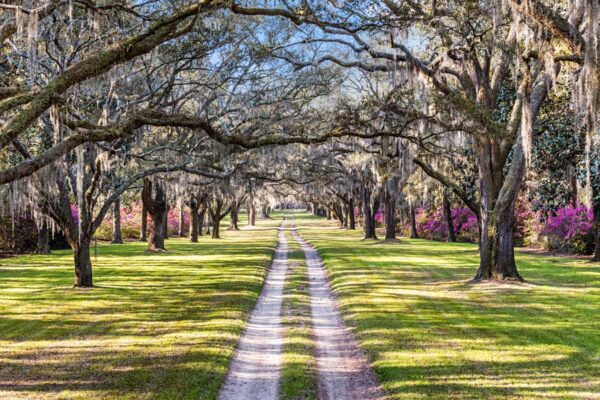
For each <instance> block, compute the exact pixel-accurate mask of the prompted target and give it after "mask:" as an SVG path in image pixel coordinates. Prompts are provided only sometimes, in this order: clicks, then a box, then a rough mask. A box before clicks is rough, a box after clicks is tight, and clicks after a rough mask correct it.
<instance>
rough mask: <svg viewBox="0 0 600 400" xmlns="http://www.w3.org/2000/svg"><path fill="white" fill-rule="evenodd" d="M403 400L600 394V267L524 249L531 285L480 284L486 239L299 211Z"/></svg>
mask: <svg viewBox="0 0 600 400" xmlns="http://www.w3.org/2000/svg"><path fill="white" fill-rule="evenodd" d="M297 218H298V225H299V226H302V225H304V226H305V228H301V229H300V232H301V233H302V235H303V236H304V237H305V238H306V239H307V240H309V241H311V242H312V243H313V245H315V246H316V247H317V248H318V250H319V251H320V253H321V255H322V256H323V258H324V260H325V263H326V266H327V269H328V271H329V274H330V276H331V278H332V283H333V287H334V290H335V292H336V293H337V294H338V296H339V298H340V305H341V307H342V312H343V314H344V318H345V319H346V321H347V322H348V323H349V324H350V325H351V326H353V327H354V329H355V331H356V332H357V334H358V335H359V337H360V339H361V342H362V343H363V345H364V347H365V349H366V351H367V353H368V354H369V357H370V359H371V360H372V362H373V365H374V368H375V370H376V373H377V374H378V376H379V378H380V379H381V381H382V383H383V385H384V387H385V389H386V390H387V391H388V393H389V394H390V397H391V398H392V399H422V398H428V399H546V398H548V399H600V265H598V264H592V263H589V262H587V261H586V260H577V259H570V258H557V257H544V256H539V255H526V254H522V253H519V254H518V256H517V258H518V260H517V261H518V265H519V268H520V272H521V273H522V275H523V276H524V277H525V279H527V280H528V283H525V284H478V285H474V284H469V283H468V282H467V281H468V280H469V279H470V278H472V277H473V276H474V274H475V271H476V268H477V262H478V257H477V246H476V245H472V244H464V243H459V244H448V243H438V242H429V241H425V240H409V239H403V240H402V242H401V243H395V244H386V243H382V242H374V241H364V240H361V239H362V234H361V232H359V231H357V232H352V231H342V230H339V229H337V228H336V227H335V224H333V223H331V222H330V221H324V220H323V219H316V218H314V217H310V216H308V215H307V214H303V215H298V217H297Z"/></svg>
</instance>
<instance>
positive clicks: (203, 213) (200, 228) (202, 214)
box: [198, 206, 206, 236]
mask: <svg viewBox="0 0 600 400" xmlns="http://www.w3.org/2000/svg"><path fill="white" fill-rule="evenodd" d="M205 218H206V206H202V209H201V210H200V212H199V213H198V236H203V235H204V232H202V231H203V229H204V219H205Z"/></svg>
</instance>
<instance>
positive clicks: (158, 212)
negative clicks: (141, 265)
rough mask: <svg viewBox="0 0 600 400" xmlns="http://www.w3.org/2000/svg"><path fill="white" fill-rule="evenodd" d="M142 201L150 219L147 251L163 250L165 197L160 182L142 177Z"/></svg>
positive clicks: (165, 211)
mask: <svg viewBox="0 0 600 400" xmlns="http://www.w3.org/2000/svg"><path fill="white" fill-rule="evenodd" d="M142 201H143V202H144V204H145V205H146V209H147V210H148V214H149V215H150V219H151V220H152V230H151V231H150V238H149V241H148V251H164V250H165V238H164V233H165V221H166V218H165V217H166V213H167V199H166V196H165V192H164V190H163V188H162V185H161V184H160V182H158V181H156V182H152V181H151V180H150V179H144V188H143V190H142Z"/></svg>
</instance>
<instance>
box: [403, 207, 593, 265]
mask: <svg viewBox="0 0 600 400" xmlns="http://www.w3.org/2000/svg"><path fill="white" fill-rule="evenodd" d="M416 220H417V232H418V234H419V237H421V238H424V239H430V240H446V239H447V235H448V233H447V232H448V231H447V225H446V218H445V217H444V213H443V210H442V209H441V208H439V209H434V210H426V209H424V208H418V209H417V210H416ZM593 221H594V216H593V213H592V210H591V209H589V208H587V207H585V206H579V207H571V206H568V207H563V208H559V209H558V210H556V211H555V212H554V213H552V214H550V215H548V216H547V217H544V214H542V213H541V212H534V211H531V209H530V208H529V204H528V203H526V202H519V203H517V207H516V210H515V227H514V240H515V245H516V246H523V245H527V246H532V247H544V248H547V249H548V250H557V251H563V252H570V253H578V254H591V253H592V252H593V249H594V236H593ZM452 223H453V225H454V231H455V232H456V235H457V238H458V240H459V241H464V242H477V240H478V233H479V232H478V227H477V218H476V217H475V214H473V213H472V212H471V210H469V209H468V208H460V207H458V208H453V209H452ZM405 229H406V230H408V229H410V228H409V227H408V226H406V227H405Z"/></svg>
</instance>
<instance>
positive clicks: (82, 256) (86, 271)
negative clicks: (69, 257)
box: [73, 241, 93, 287]
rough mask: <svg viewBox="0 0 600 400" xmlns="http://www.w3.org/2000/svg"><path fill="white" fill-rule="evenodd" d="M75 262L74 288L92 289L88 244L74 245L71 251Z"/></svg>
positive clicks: (85, 242)
mask: <svg viewBox="0 0 600 400" xmlns="http://www.w3.org/2000/svg"><path fill="white" fill-rule="evenodd" d="M73 258H74V260H75V286H76V287H92V286H93V278H92V259H91V258H90V243H89V242H88V241H82V242H81V243H78V244H75V246H74V249H73Z"/></svg>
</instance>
